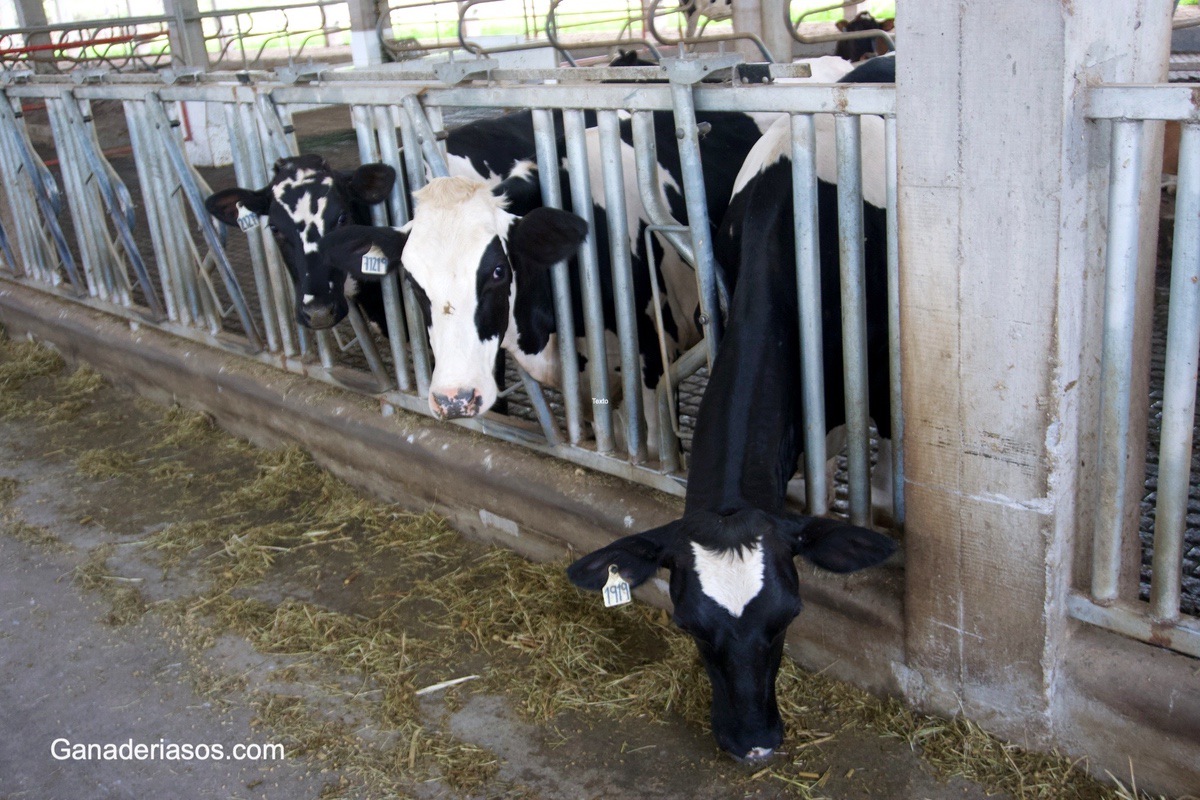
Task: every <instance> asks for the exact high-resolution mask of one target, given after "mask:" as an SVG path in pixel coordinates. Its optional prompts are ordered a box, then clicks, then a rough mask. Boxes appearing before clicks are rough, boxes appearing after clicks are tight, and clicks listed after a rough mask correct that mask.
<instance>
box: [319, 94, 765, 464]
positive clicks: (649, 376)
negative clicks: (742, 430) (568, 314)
mask: <svg viewBox="0 0 1200 800" xmlns="http://www.w3.org/2000/svg"><path fill="white" fill-rule="evenodd" d="M698 120H699V121H700V122H707V123H709V125H711V126H712V127H711V129H710V131H709V132H708V133H707V134H706V135H705V137H704V138H703V139H702V140H701V154H702V159H703V163H704V170H705V188H706V194H707V198H708V202H709V208H710V213H711V215H712V217H713V219H719V215H722V214H723V213H724V210H725V208H726V207H727V205H728V197H729V196H730V192H731V190H732V188H733V184H734V181H735V179H736V175H737V167H738V165H739V164H740V163H741V160H742V159H743V158H744V157H745V154H746V153H748V152H749V150H750V148H751V146H752V145H753V143H754V142H755V141H756V140H757V139H758V138H759V137H760V135H761V130H760V128H759V127H758V124H757V123H756V122H755V121H754V120H753V119H752V118H750V117H749V116H747V115H744V114H701V115H699V117H698ZM654 121H655V134H656V138H657V139H658V154H659V164H658V170H659V182H660V184H661V185H662V187H663V192H664V197H663V198H662V200H663V202H664V203H665V205H667V206H668V207H669V208H670V210H671V212H672V214H673V215H675V217H676V218H677V219H680V220H686V218H687V215H686V207H685V204H684V199H683V194H682V190H681V188H680V187H681V184H682V178H681V175H680V167H679V156H678V149H677V146H676V144H675V136H674V132H675V125H674V120H673V118H672V117H671V115H670V114H667V113H660V114H656V115H655V120H654ZM620 130H621V139H622V141H621V145H620V147H621V155H622V161H623V169H624V174H625V176H626V181H625V188H626V197H625V202H626V209H627V215H628V216H627V220H626V222H627V231H628V239H627V241H628V245H629V248H630V252H631V258H632V263H633V269H632V276H633V287H632V289H633V295H634V305H635V311H636V313H637V320H636V325H637V333H638V347H639V351H640V353H641V356H642V365H641V367H642V384H643V391H644V393H645V395H646V400H647V403H646V404H645V406H646V408H647V410H648V413H647V418H648V419H647V421H648V428H649V431H648V437H647V439H648V441H649V442H650V443H651V444H652V446H653V444H654V443H656V442H657V429H656V424H657V420H656V419H655V417H654V409H655V408H656V404H654V403H652V402H649V400H650V399H651V397H652V393H653V391H654V389H655V388H656V387H657V385H658V382H659V380H660V378H661V377H662V374H663V370H664V365H663V363H662V358H661V354H660V348H659V341H658V335H657V330H656V327H655V324H654V308H653V307H652V296H653V292H652V289H651V284H650V280H651V278H650V275H649V272H648V269H647V264H648V257H647V256H648V254H647V253H646V244H645V237H644V236H643V233H644V231H645V229H646V226H647V225H649V224H650V222H649V219H648V214H647V212H645V210H644V209H643V206H642V202H641V197H640V195H639V194H638V192H637V191H636V181H635V179H634V175H635V160H634V150H633V147H632V132H631V127H630V123H629V121H624V122H622V123H621V126H620ZM585 136H586V138H587V139H588V142H589V144H590V146H589V147H588V153H589V164H588V170H589V176H590V182H591V186H592V209H591V212H592V215H593V217H594V219H595V222H596V232H597V233H596V248H597V254H598V257H599V264H600V269H599V276H600V295H601V304H602V308H603V316H604V325H605V328H606V330H607V331H609V332H613V333H615V331H616V312H615V307H616V304H615V299H614V296H613V286H612V276H611V268H610V262H611V259H610V253H609V246H610V242H609V236H608V230H607V229H608V220H607V214H606V208H605V196H604V184H603V179H602V174H601V166H600V162H599V158H598V151H599V147H598V143H597V141H596V140H597V139H598V132H597V131H596V130H594V129H589V130H588V131H587V132H586V134H585ZM561 149H562V148H560V150H561ZM560 177H561V180H562V182H563V186H564V191H563V194H564V196H566V197H569V196H570V175H569V174H568V173H567V171H566V170H565V169H563V170H562V172H561V176H560ZM451 181H457V183H452V182H451ZM470 185H471V182H470V181H468V180H466V179H463V178H449V179H438V180H434V181H431V182H430V184H429V186H427V187H426V188H425V189H423V190H421V192H420V193H418V194H417V200H418V202H417V206H416V211H415V214H414V218H413V222H412V224H411V225H410V226H409V227H408V228H407V229H406V230H405V231H404V232H403V233H401V232H398V231H391V232H388V231H383V230H380V229H375V230H374V231H373V232H372V231H369V230H362V231H358V232H357V233H353V234H351V233H347V234H346V235H345V236H343V237H341V241H340V242H339V247H340V252H335V248H333V247H332V243H331V249H330V253H329V255H330V258H331V259H332V260H333V261H334V262H337V263H340V264H344V265H347V266H346V268H348V269H353V265H354V263H355V260H356V259H361V255H362V253H363V252H366V250H365V249H364V247H369V245H368V244H366V243H367V242H368V241H371V242H373V243H374V244H375V245H377V246H379V247H380V248H381V249H382V250H383V252H385V253H387V254H389V256H390V255H393V254H395V255H400V254H402V259H403V263H404V266H405V271H406V275H407V276H408V278H409V280H410V281H411V282H412V284H413V286H414V287H415V288H416V289H417V290H419V292H421V293H422V294H423V295H424V296H425V297H426V298H427V303H428V307H429V308H430V309H431V310H432V316H431V317H430V318H429V319H428V320H427V321H428V323H429V329H430V338H431V344H432V346H433V350H434V355H435V357H436V361H437V366H436V369H435V374H434V376H433V379H432V381H431V387H430V406H431V409H432V410H433V411H434V413H435V414H437V415H438V416H442V417H456V416H475V415H477V414H479V413H482V412H484V411H486V410H487V409H488V408H489V407H490V406H491V404H492V403H493V402H494V400H495V397H496V394H497V388H496V386H495V384H494V381H493V380H492V376H491V374H490V372H489V371H488V370H487V365H488V363H489V362H488V361H487V357H488V354H489V353H494V352H495V348H496V347H502V348H503V349H504V350H506V351H507V352H509V353H510V354H511V355H512V356H513V357H514V358H515V360H516V361H517V362H518V363H520V364H521V365H522V366H523V367H524V368H525V369H526V370H527V371H528V372H529V373H530V374H531V375H532V376H533V377H534V378H535V379H536V380H538V381H539V382H541V383H545V384H547V385H551V386H557V385H560V384H561V365H560V363H559V348H558V343H557V322H556V320H555V316H554V306H553V294H552V291H551V283H550V275H549V273H548V271H539V272H536V273H535V272H533V271H529V270H526V271H525V272H524V273H523V272H522V270H521V268H520V265H518V264H514V263H511V261H512V259H511V257H509V259H508V260H509V262H510V264H509V267H511V269H512V271H513V272H514V273H515V280H514V281H513V282H512V283H511V286H510V288H511V292H512V295H511V297H510V298H509V301H510V302H509V303H508V308H507V312H506V313H507V315H508V316H507V324H499V323H497V325H498V327H489V326H482V327H481V326H480V325H479V324H478V315H479V314H480V313H484V312H482V311H481V309H483V308H484V307H485V305H487V302H489V301H488V294H489V292H491V284H489V283H488V281H486V280H484V278H483V277H482V276H483V275H484V273H485V272H486V271H487V269H488V268H491V267H503V266H504V265H503V264H502V263H501V261H503V259H504V257H508V256H511V253H509V252H508V250H509V248H508V247H507V242H508V238H507V237H508V229H509V227H510V226H512V225H513V224H515V223H514V218H516V219H519V218H521V217H524V216H525V215H527V214H528V213H530V212H532V211H534V210H537V209H539V208H540V206H541V202H542V201H541V192H540V184H539V182H538V180H537V176H536V175H534V174H532V173H525V174H522V175H519V176H515V177H511V178H509V179H508V180H506V181H504V182H502V183H500V184H499V185H497V186H496V187H495V188H494V190H493V194H494V195H495V197H494V198H493V199H492V200H491V201H489V200H487V198H486V195H487V192H486V191H484V190H485V189H486V184H483V183H482V182H476V183H475V188H470ZM710 222H711V220H710ZM652 242H653V244H652V247H653V248H654V251H655V252H654V253H653V255H654V263H655V267H656V272H655V280H657V281H658V283H659V289H660V291H661V293H662V297H663V299H664V304H663V307H662V308H661V309H660V311H661V313H662V316H663V323H664V332H665V335H666V337H667V342H666V345H667V351H668V357H674V356H676V355H678V354H679V353H680V352H682V351H683V350H684V349H686V348H688V347H690V346H691V345H693V344H695V343H696V342H697V341H699V338H700V329H699V325H698V324H697V321H696V316H697V315H696V308H697V304H698V296H697V290H696V280H695V274H694V272H693V270H692V269H691V267H690V266H688V265H687V264H686V263H685V262H684V261H683V260H682V259H681V258H680V256H679V255H678V253H676V252H675V251H674V249H673V248H671V247H669V246H665V245H664V243H663V242H661V241H659V240H658V239H657V238H655V239H653V240H652ZM485 262H487V263H486V264H485ZM493 262H494V263H493ZM509 267H505V268H504V269H502V270H501V272H504V271H505V269H508V268H509ZM570 274H571V276H572V285H571V293H572V311H573V317H574V322H575V330H576V331H577V332H579V333H580V334H582V331H583V330H584V315H583V305H584V304H583V293H582V288H581V285H580V282H579V280H578V279H577V277H576V275H577V270H574V269H572V270H570ZM507 285H509V284H506V286H507ZM447 310H450V311H451V313H444V312H446V311H447ZM440 312H441V313H440ZM488 313H491V312H488ZM496 313H499V312H496ZM609 338H610V350H611V358H610V360H609V362H610V368H611V369H614V370H615V368H616V367H617V366H618V365H619V359H618V357H617V353H616V351H615V337H609ZM580 364H581V367H582V366H583V365H585V364H586V358H581V359H580ZM613 377H614V378H615V374H614V376H613ZM613 385H620V384H619V382H617V381H615V380H614V381H613ZM583 391H584V392H585V396H586V393H587V392H588V391H589V388H588V387H587V385H586V381H585V383H584V388H583Z"/></svg>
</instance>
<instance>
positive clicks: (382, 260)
mask: <svg viewBox="0 0 1200 800" xmlns="http://www.w3.org/2000/svg"><path fill="white" fill-rule="evenodd" d="M407 240H408V235H407V234H405V233H403V232H401V231H399V230H396V229H395V228H376V227H372V226H370V225H343V226H342V227H340V228H338V229H337V230H335V231H333V232H331V233H330V234H328V235H327V236H326V237H325V238H324V240H323V241H322V242H321V250H322V252H323V253H324V254H325V258H326V259H327V260H328V263H329V265H330V266H331V267H334V268H336V269H339V270H341V271H342V272H344V273H346V274H347V275H350V276H352V277H354V278H358V279H359V280H367V281H377V280H380V279H381V278H383V276H384V275H387V274H388V273H390V272H394V271H395V270H396V269H397V268H398V266H399V264H400V256H401V255H402V254H403V253H404V243H405V242H406V241H407Z"/></svg>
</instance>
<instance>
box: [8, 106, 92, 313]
mask: <svg viewBox="0 0 1200 800" xmlns="http://www.w3.org/2000/svg"><path fill="white" fill-rule="evenodd" d="M0 107H2V108H3V111H0V114H2V115H3V118H4V121H5V122H6V123H8V125H9V130H10V133H11V137H10V138H11V141H12V144H14V145H15V146H16V147H15V149H16V151H17V155H18V156H20V159H21V163H22V164H23V165H24V168H25V171H26V173H27V174H28V175H29V180H30V183H31V184H32V186H33V195H34V199H35V200H36V201H37V205H38V208H39V209H40V210H41V212H42V217H43V218H44V222H45V223H46V226H47V227H48V228H49V229H50V237H51V238H52V239H53V240H54V247H55V250H56V251H57V252H58V258H59V261H60V263H61V264H62V265H63V267H64V268H65V269H66V271H67V276H68V278H69V279H70V281H71V284H72V285H73V286H75V287H76V288H77V289H78V288H82V287H83V286H84V283H83V281H81V280H80V277H79V271H78V270H77V269H76V267H75V259H74V257H73V256H72V255H71V248H69V247H68V246H67V239H66V236H65V235H64V234H63V231H62V228H61V227H60V226H59V224H58V215H57V214H56V213H55V212H54V208H53V206H52V204H51V202H50V198H49V197H48V196H47V195H46V192H45V188H44V187H42V186H41V185H40V183H39V179H38V175H39V173H38V169H37V166H36V163H35V159H36V156H35V155H34V153H33V152H32V151H31V149H30V147H29V141H28V139H27V138H26V137H25V132H24V131H23V130H21V129H20V128H19V127H18V126H17V121H16V117H15V116H14V115H13V110H12V106H11V105H10V104H8V103H0Z"/></svg>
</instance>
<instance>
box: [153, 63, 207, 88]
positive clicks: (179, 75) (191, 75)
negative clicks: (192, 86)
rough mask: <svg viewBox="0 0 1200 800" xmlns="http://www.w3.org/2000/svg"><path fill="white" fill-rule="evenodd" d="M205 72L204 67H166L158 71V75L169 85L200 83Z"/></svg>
mask: <svg viewBox="0 0 1200 800" xmlns="http://www.w3.org/2000/svg"><path fill="white" fill-rule="evenodd" d="M204 72H205V70H204V68H203V67H166V68H165V69H160V70H159V71H158V76H159V77H160V78H162V82H163V83H165V84H166V85H167V86H174V85H176V84H180V83H199V82H200V77H201V76H202V75H204Z"/></svg>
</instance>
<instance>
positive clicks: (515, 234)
mask: <svg viewBox="0 0 1200 800" xmlns="http://www.w3.org/2000/svg"><path fill="white" fill-rule="evenodd" d="M587 232H588V229H587V223H586V222H584V221H583V220H582V219H580V218H579V217H577V216H575V215H574V214H572V213H571V212H569V211H561V210H559V209H557V208H544V207H543V208H535V209H534V210H533V211H530V212H529V213H528V214H526V215H525V216H523V217H521V218H520V219H519V220H516V221H515V222H514V223H513V225H512V227H511V228H510V229H509V232H508V252H509V253H512V254H515V255H516V257H517V260H518V263H520V264H537V265H541V266H543V267H549V266H551V265H553V264H557V263H558V262H559V261H565V260H566V259H568V258H570V257H571V256H573V255H575V251H576V250H578V249H579V245H581V244H583V240H584V239H586V238H587Z"/></svg>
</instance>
